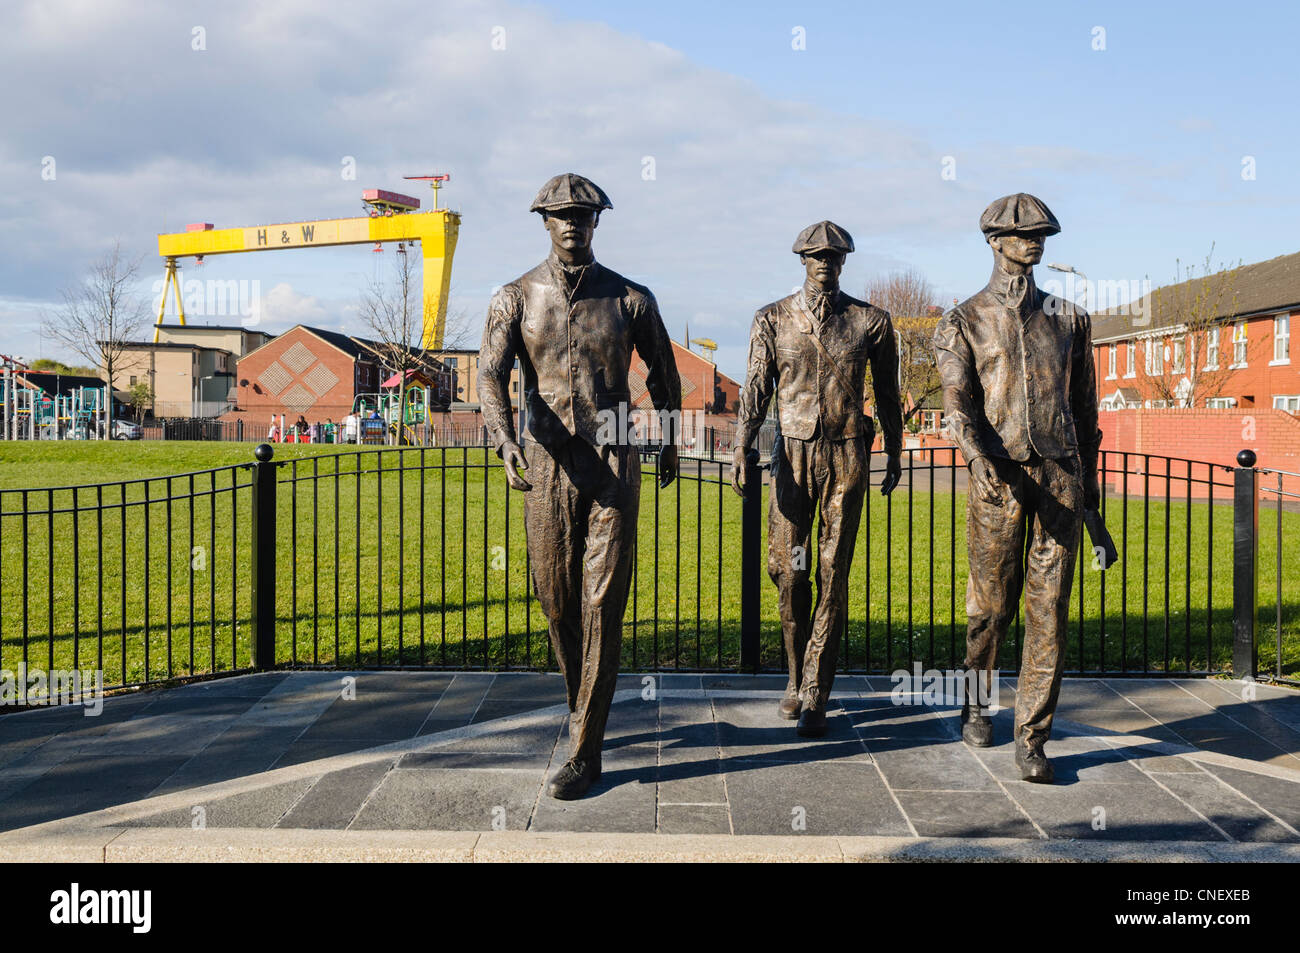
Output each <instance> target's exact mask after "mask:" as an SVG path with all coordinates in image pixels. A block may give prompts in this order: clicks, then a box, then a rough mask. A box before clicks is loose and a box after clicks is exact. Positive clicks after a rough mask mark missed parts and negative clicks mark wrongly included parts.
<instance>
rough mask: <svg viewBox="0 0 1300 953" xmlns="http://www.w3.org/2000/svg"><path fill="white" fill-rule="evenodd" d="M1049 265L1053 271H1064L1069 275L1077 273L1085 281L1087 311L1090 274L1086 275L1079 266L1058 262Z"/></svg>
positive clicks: (1084, 301)
mask: <svg viewBox="0 0 1300 953" xmlns="http://www.w3.org/2000/svg"><path fill="white" fill-rule="evenodd" d="M1047 267H1048V268H1050V269H1052V271H1059V272H1063V273H1064V274H1067V275H1075V276H1076V277H1078V278H1079V279H1080V280H1081V281H1082V282H1083V310H1084V311H1087V310H1088V276H1087V275H1085V274H1084V273H1083V272H1081V271H1080V270H1079V269H1078V268H1075V267H1074V266H1073V265H1062V264H1059V263H1057V262H1051V263H1049V264H1048V266H1047Z"/></svg>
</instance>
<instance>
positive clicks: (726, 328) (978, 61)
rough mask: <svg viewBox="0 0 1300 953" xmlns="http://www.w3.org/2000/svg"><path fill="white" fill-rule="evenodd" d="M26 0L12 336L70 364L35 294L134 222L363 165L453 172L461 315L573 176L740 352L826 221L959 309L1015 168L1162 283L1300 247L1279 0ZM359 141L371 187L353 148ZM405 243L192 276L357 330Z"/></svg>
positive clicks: (49, 295) (635, 251)
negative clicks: (198, 43) (379, 276)
mask: <svg viewBox="0 0 1300 953" xmlns="http://www.w3.org/2000/svg"><path fill="white" fill-rule="evenodd" d="M10 9H12V10H13V13H12V14H8V13H7V15H6V21H7V28H8V29H7V31H6V33H5V35H4V36H3V37H0V64H3V65H0V79H2V80H3V81H4V82H3V83H0V101H2V102H3V106H4V110H3V115H4V116H5V117H6V118H5V133H4V134H3V135H2V136H0V351H3V352H7V353H18V354H22V355H23V356H26V357H34V356H38V354H40V353H45V354H46V355H50V356H60V355H59V352H58V351H57V349H56V348H55V347H54V345H53V344H52V343H50V342H49V341H48V340H46V339H42V337H41V335H40V324H41V317H40V315H41V310H42V308H46V307H49V306H50V305H51V304H53V303H54V302H55V301H56V300H57V297H58V291H59V289H60V288H61V287H64V286H66V285H68V284H69V283H71V282H74V281H76V280H77V277H78V275H79V273H80V271H81V270H82V269H83V268H84V267H85V265H86V263H88V262H89V261H90V260H91V259H93V258H94V257H95V256H97V255H99V254H101V253H102V252H103V250H104V249H105V248H106V247H107V246H109V245H111V244H112V242H113V241H114V240H119V239H120V240H121V241H122V243H123V246H124V247H125V248H126V249H127V250H128V252H129V253H131V254H135V255H139V256H141V257H142V258H143V259H144V274H145V280H144V281H143V282H142V291H144V292H145V293H147V292H148V291H149V286H150V285H152V284H153V282H154V281H156V280H157V279H158V278H160V277H161V273H162V272H161V262H160V261H159V260H158V258H157V250H156V241H155V235H156V233H157V232H160V231H173V230H179V229H181V228H183V227H184V225H185V224H186V223H187V222H191V221H200V220H202V221H211V222H215V223H217V224H218V225H248V224H254V223H263V222H273V221H292V220H295V219H305V218H324V217H337V216H345V215H352V214H356V213H357V211H358V209H359V202H358V200H359V193H360V191H361V190H362V189H363V188H367V187H380V188H389V189H397V190H401V189H403V188H405V187H406V183H403V182H402V179H401V176H402V175H403V174H413V173H423V172H429V171H450V172H451V173H452V183H451V187H450V188H449V189H448V191H447V192H446V193H445V195H446V196H447V198H448V200H449V201H450V202H451V204H452V205H453V206H454V207H456V208H459V209H460V210H461V212H462V214H463V216H464V221H463V224H462V232H461V235H462V237H461V244H460V248H459V251H458V253H457V258H456V264H455V269H454V273H453V282H452V301H451V308H452V310H453V311H454V312H459V313H463V314H464V315H466V321H467V323H468V324H469V325H470V326H471V331H470V336H471V337H474V336H475V333H476V331H477V329H478V328H479V327H481V315H482V313H483V310H484V309H485V307H486V303H487V300H488V297H489V296H490V293H491V290H492V288H493V287H494V286H495V285H499V284H501V283H503V282H505V281H508V280H509V279H511V278H513V277H515V276H516V275H518V274H520V273H521V272H523V271H525V270H527V268H529V267H531V265H533V264H534V263H536V261H538V260H540V259H541V258H542V257H543V255H544V254H545V252H546V240H545V233H544V232H543V231H542V229H541V226H540V223H539V222H538V221H537V218H536V216H530V215H529V214H528V212H527V207H528V203H529V200H530V199H531V197H532V194H533V193H534V192H535V191H536V189H537V187H538V186H539V185H540V184H541V182H542V181H544V180H545V179H546V178H548V177H549V176H550V175H552V174H554V173H556V172H560V171H569V170H572V171H578V172H584V173H586V174H588V175H590V176H591V177H592V178H594V179H595V180H596V181H597V182H599V183H600V184H601V185H602V186H603V187H604V188H605V189H606V191H608V192H609V193H610V195H611V197H612V199H613V201H614V205H615V208H614V210H613V211H612V212H610V213H608V214H607V215H606V216H605V218H604V219H603V220H602V222H601V227H600V229H599V231H598V232H597V236H596V239H597V254H598V256H599V257H600V258H601V259H602V260H603V261H605V262H606V263H607V264H609V265H610V266H611V267H613V268H616V269H618V270H620V271H622V272H624V273H625V274H628V275H630V276H632V277H634V278H636V279H638V280H640V281H643V282H645V283H646V284H648V285H650V287H651V288H652V289H653V290H654V291H655V292H656V294H657V295H658V297H659V301H660V305H661V310H662V311H663V313H664V317H665V320H666V321H667V323H668V326H669V330H670V332H671V333H672V334H673V335H674V336H676V337H678V338H680V337H681V335H682V332H683V329H684V326H685V324H686V323H687V322H688V321H689V322H690V327H691V333H692V334H693V335H697V336H698V335H703V334H707V335H708V336H711V337H713V338H716V339H717V340H718V341H719V343H720V344H721V345H722V347H721V349H720V350H719V352H718V361H719V363H720V365H721V366H722V368H723V370H724V371H727V372H729V373H732V374H739V372H740V370H741V368H742V367H743V361H744V345H745V339H746V336H747V332H748V326H749V321H750V319H751V318H752V315H753V312H754V310H755V309H756V308H757V307H759V306H760V305H762V304H764V303H765V302H767V301H770V300H772V299H774V298H776V297H779V296H781V295H783V294H785V293H787V292H788V291H789V290H790V288H791V287H792V286H793V285H795V284H796V283H797V282H798V281H799V278H800V274H799V266H798V261H797V259H795V257H794V256H793V255H791V254H790V251H789V248H790V243H791V241H792V240H793V237H794V235H795V233H797V232H798V231H799V229H800V228H802V227H803V226H804V225H806V224H808V223H810V222H813V221H817V220H819V219H822V218H832V219H834V220H835V221H837V222H839V223H840V224H842V225H844V226H845V227H847V228H848V229H849V230H850V231H851V232H852V233H853V235H854V237H855V239H856V241H857V246H858V252H857V253H856V254H855V255H853V256H852V257H851V258H850V260H849V263H848V265H847V266H846V269H845V273H844V284H845V287H846V289H847V290H849V291H851V292H858V293H860V292H861V289H862V287H863V286H864V285H865V283H866V281H867V280H868V279H869V278H870V277H871V276H873V275H874V274H877V273H880V272H885V271H888V270H891V269H894V268H898V267H905V266H912V267H915V268H917V269H919V270H920V271H922V272H923V273H924V274H925V275H926V276H927V277H928V278H929V279H930V281H931V282H932V283H933V284H934V285H935V286H936V288H937V289H939V291H940V292H941V294H942V295H943V298H944V300H945V301H950V300H951V299H952V297H954V296H957V297H965V296H967V295H969V294H972V293H974V292H975V291H977V290H978V289H979V288H980V287H981V286H982V285H983V283H984V281H985V279H986V278H987V274H988V268H989V252H988V249H987V246H986V245H985V244H984V243H983V240H982V237H981V236H980V234H979V231H978V227H977V221H978V217H979V213H980V211H981V210H982V209H983V208H984V206H985V205H986V204H987V203H988V202H989V201H990V200H991V199H993V198H995V197H997V196H999V195H1003V194H1006V193H1008V192H1012V191H1021V190H1023V191H1030V192H1034V193H1035V194H1037V195H1039V196H1040V197H1042V198H1043V199H1044V200H1045V201H1046V202H1047V203H1048V205H1049V206H1051V208H1052V209H1053V211H1054V212H1055V213H1056V215H1057V217H1058V218H1059V219H1060V220H1061V223H1062V226H1063V231H1062V234H1061V235H1060V236H1058V237H1057V238H1055V239H1053V240H1052V241H1051V242H1050V243H1049V245H1048V250H1047V256H1046V257H1047V260H1049V261H1063V262H1067V263H1070V264H1072V265H1074V266H1076V267H1078V268H1079V269H1080V270H1082V271H1084V272H1086V273H1087V274H1088V275H1089V276H1090V277H1092V278H1094V279H1097V280H1104V281H1117V280H1123V281H1136V280H1141V279H1143V278H1145V277H1149V278H1151V279H1152V280H1154V281H1155V282H1156V283H1161V282H1164V281H1167V280H1169V279H1171V278H1172V277H1173V275H1174V270H1175V260H1176V259H1181V260H1182V261H1183V262H1184V264H1188V263H1199V262H1200V261H1201V260H1202V259H1204V257H1205V255H1206V254H1207V253H1208V252H1209V250H1210V247H1211V245H1212V244H1213V245H1214V247H1215V252H1214V260H1215V262H1216V263H1218V262H1221V261H1236V260H1237V259H1241V260H1244V261H1247V262H1250V261H1258V260H1263V259H1266V258H1271V257H1274V256H1276V255H1280V254H1287V253H1290V252H1294V251H1297V250H1300V238H1297V234H1296V233H1297V229H1296V226H1295V222H1296V221H1297V218H1298V215H1297V212H1300V188H1298V187H1297V175H1296V167H1297V163H1296V160H1295V158H1294V157H1295V155H1296V154H1297V142H1296V139H1297V135H1298V133H1297V130H1296V124H1295V122H1294V112H1295V106H1294V103H1295V101H1296V99H1297V82H1296V80H1295V78H1294V75H1293V74H1294V73H1295V64H1294V55H1293V46H1294V34H1295V28H1296V25H1297V24H1296V19H1297V17H1296V15H1295V13H1294V12H1293V10H1292V9H1291V8H1290V7H1289V6H1286V5H1277V6H1269V5H1266V4H1256V5H1241V4H1239V5H1222V4H1219V5H1210V4H1186V3H1184V4H1177V5H1173V4H1170V5H1163V4H1162V5H1156V4H1144V5H1136V4H1111V3H1100V4H1099V3H1090V4H1082V3H1055V4H1041V5H1038V6H1034V7H1023V6H1016V7H1014V8H1011V7H1008V9H1007V11H1006V12H993V11H995V10H996V8H995V7H992V6H986V5H972V4H956V3H927V4H915V5H903V4H875V3H873V4H849V3H844V4H795V3H770V2H769V3H750V4H743V5H742V4H700V3H690V4H688V3H682V2H676V0H669V2H659V3H655V4H635V5H633V4H627V5H610V4H607V3H595V2H568V3H531V4H521V3H511V2H491V0H489V2H469V0H459V2H458V0H452V2H444V3H439V4H436V5H429V4H426V3H417V2H413V0H373V2H368V3H364V4H329V5H322V4H318V3H315V2H310V0H289V2H283V3H258V2H253V0H230V2H226V3H221V4H214V3H163V2H154V0H138V2H133V3H127V2H115V0H103V2H98V3H89V2H84V0H45V2H40V3H36V2H33V3H18V4H11V5H10ZM196 28H201V29H202V32H203V37H204V48H203V49H201V50H195V49H193V36H194V31H195V29H196ZM800 28H801V29H802V36H803V37H804V40H805V43H804V46H805V48H804V49H794V48H792V40H793V39H794V38H795V35H796V31H797V30H798V29H800ZM1098 28H1100V29H1101V30H1102V31H1104V35H1103V34H1102V33H1099V32H1098ZM498 33H499V34H500V35H501V36H503V37H504V39H505V43H504V47H505V48H504V49H493V48H492V39H493V37H494V36H495V35H498ZM1103 39H1104V49H1096V48H1095V47H1096V46H1098V45H1102V44H1099V42H1098V41H1099V40H1103ZM46 156H50V157H53V158H54V159H55V160H56V163H57V177H56V178H55V179H54V180H47V179H43V178H42V177H41V169H42V162H43V160H44V158H45V157H46ZM348 156H351V157H353V158H354V159H355V161H356V165H357V177H356V179H355V180H347V179H344V178H342V177H341V175H340V172H339V169H340V164H341V162H342V160H343V158H344V157H348ZM647 156H648V157H652V158H653V161H654V169H655V175H654V178H653V179H647V178H645V177H644V175H643V169H644V168H645V158H646V157H647ZM1246 157H1251V160H1252V161H1253V168H1254V178H1243V175H1242V171H1243V161H1247V160H1246ZM945 162H946V163H947V165H946V166H945ZM944 168H949V169H954V170H955V177H952V176H949V177H946V178H945V177H944V176H943V175H942V174H941V172H942V170H943V169H944ZM384 258H385V256H381V255H375V254H373V253H371V252H370V250H369V249H367V248H364V247H362V248H350V249H333V250H314V251H307V252H285V253H276V254H261V255H243V256H229V257H226V258H224V259H209V261H208V263H207V264H205V265H204V266H203V268H202V269H201V270H199V269H193V268H191V269H187V272H186V276H187V277H199V278H205V279H214V280H226V279H236V280H247V281H256V282H258V283H259V287H260V289H261V303H262V314H263V316H264V321H265V323H266V325H267V327H268V328H269V329H271V330H282V329H283V328H285V327H288V326H290V325H292V324H294V323H296V322H299V321H302V322H306V323H312V324H318V325H322V326H325V327H332V328H341V329H344V330H352V331H354V332H360V331H361V326H360V325H359V323H358V322H357V318H356V303H357V299H358V297H359V296H360V293H361V291H362V288H363V286H364V284H365V282H366V281H367V280H368V279H369V278H372V277H373V276H374V275H375V273H376V270H377V269H380V268H381V267H382V260H383V259H384ZM1048 276H1049V275H1048V274H1046V273H1045V274H1042V275H1040V280H1042V279H1046V278H1047V277H1048ZM212 320H214V321H223V320H225V321H228V320H229V319H223V318H221V317H220V316H218V317H216V318H213V319H212ZM62 356H70V355H62Z"/></svg>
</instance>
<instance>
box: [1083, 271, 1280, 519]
mask: <svg viewBox="0 0 1300 953" xmlns="http://www.w3.org/2000/svg"><path fill="white" fill-rule="evenodd" d="M1206 287H1207V286H1206V284H1205V280H1204V279H1201V278H1194V279H1192V280H1191V281H1188V282H1182V283H1180V284H1178V285H1171V286H1169V287H1167V288H1162V289H1160V290H1159V291H1156V292H1152V294H1151V295H1148V296H1147V298H1146V299H1144V304H1145V305H1146V308H1145V311H1146V314H1145V318H1144V319H1136V318H1134V317H1133V316H1132V315H1125V314H1114V313H1106V312H1101V313H1098V314H1096V315H1094V316H1093V347H1094V359H1095V363H1096V374H1097V393H1098V395H1099V397H1100V399H1101V409H1102V413H1101V415H1100V422H1099V423H1100V427H1101V430H1102V444H1101V446H1102V449H1103V450H1108V451H1116V452H1118V453H1128V454H1131V455H1136V456H1134V457H1131V458H1130V465H1131V466H1140V465H1141V463H1142V460H1143V458H1144V457H1145V455H1147V454H1150V455H1152V456H1156V457H1175V458H1182V459H1190V460H1198V461H1206V462H1210V463H1215V464H1223V465H1225V466H1228V465H1233V463H1234V461H1235V458H1236V455H1237V452H1238V451H1240V450H1243V449H1246V448H1249V449H1251V450H1254V451H1255V453H1256V455H1257V456H1258V465H1259V466H1261V467H1268V468H1273V469H1279V470H1289V471H1300V417H1297V416H1296V415H1297V414H1298V413H1300V350H1297V349H1296V348H1293V346H1292V343H1291V332H1292V328H1295V327H1296V326H1297V322H1300V253H1297V254H1292V255H1283V256H1281V257H1278V258H1273V259H1270V260H1268V261H1263V262H1259V263H1257V264H1253V265H1246V266H1243V267H1241V268H1239V269H1237V272H1236V275H1235V280H1234V282H1233V283H1232V286H1231V290H1232V293H1231V294H1229V295H1226V296H1223V298H1224V299H1226V300H1225V305H1224V307H1223V308H1222V312H1223V313H1221V314H1217V315H1214V320H1213V321H1206V320H1197V319H1196V318H1195V316H1194V317H1193V318H1192V321H1191V323H1192V324H1193V325H1195V326H1196V330H1195V331H1190V330H1189V328H1188V323H1189V322H1188V320H1187V319H1186V317H1185V315H1184V314H1180V313H1179V312H1180V308H1179V306H1178V305H1179V304H1180V303H1182V304H1183V307H1184V308H1186V309H1188V310H1191V311H1192V312H1193V314H1194V309H1195V305H1194V304H1189V302H1194V301H1195V300H1196V298H1197V295H1198V293H1199V294H1201V295H1202V297H1204V295H1205V290H1206ZM1213 300H1220V299H1219V298H1217V297H1215V298H1213ZM1138 310H1143V309H1138ZM1202 310H1204V309H1202ZM1207 324H1208V325H1210V326H1209V327H1207V326H1206V325H1207ZM1120 459H1122V458H1120ZM1120 459H1113V460H1112V461H1111V465H1112V466H1119V465H1120ZM1135 461H1136V462H1135ZM1158 464H1159V466H1163V463H1159V461H1157V462H1153V463H1152V470H1153V473H1154V472H1155V471H1156V469H1158ZM1175 472H1179V471H1177V470H1176V471H1175ZM1199 475H1200V474H1199V473H1198V476H1199ZM1195 495H1196V496H1202V495H1203V492H1202V490H1201V489H1200V488H1199V487H1198V488H1196V490H1195Z"/></svg>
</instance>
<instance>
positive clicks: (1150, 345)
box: [1146, 338, 1165, 377]
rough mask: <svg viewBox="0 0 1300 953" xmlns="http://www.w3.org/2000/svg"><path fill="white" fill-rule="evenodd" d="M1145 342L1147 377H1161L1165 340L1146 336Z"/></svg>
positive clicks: (1163, 368)
mask: <svg viewBox="0 0 1300 953" xmlns="http://www.w3.org/2000/svg"><path fill="white" fill-rule="evenodd" d="M1146 344H1147V346H1146V373H1147V377H1163V376H1164V373H1165V342H1164V341H1161V340H1159V339H1158V338H1147V342H1146Z"/></svg>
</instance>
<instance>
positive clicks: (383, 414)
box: [352, 375, 429, 444]
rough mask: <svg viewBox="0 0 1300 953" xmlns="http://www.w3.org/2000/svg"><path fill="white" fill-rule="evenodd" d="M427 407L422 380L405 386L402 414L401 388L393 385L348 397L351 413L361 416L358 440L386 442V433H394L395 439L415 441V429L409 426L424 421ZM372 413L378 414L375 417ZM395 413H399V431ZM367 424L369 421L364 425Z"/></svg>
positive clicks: (407, 441) (424, 386)
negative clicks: (376, 391) (383, 389)
mask: <svg viewBox="0 0 1300 953" xmlns="http://www.w3.org/2000/svg"><path fill="white" fill-rule="evenodd" d="M394 378H396V375H394ZM428 411H429V387H428V385H427V384H425V383H422V382H417V383H413V384H411V385H410V386H408V387H407V388H406V412H405V414H402V394H401V391H399V390H397V389H396V388H395V387H394V389H392V390H385V391H382V392H381V393H378V394H357V396H356V398H355V399H354V400H353V401H352V413H353V414H354V415H355V416H356V417H358V418H360V420H361V442H362V443H387V442H388V440H387V437H388V435H389V434H393V435H396V436H397V437H398V442H399V443H402V444H412V443H415V442H416V439H415V432H414V431H413V430H412V429H411V428H412V427H415V426H418V425H420V424H424V423H428V420H429V413H428ZM376 413H377V414H378V415H379V416H378V420H377V421H376V420H375V414H376ZM399 415H401V416H402V419H401V426H400V432H399V426H398V416H399ZM371 421H374V422H375V424H378V426H375V424H372V423H371ZM368 424H370V425H369V426H367V425H368Z"/></svg>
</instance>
